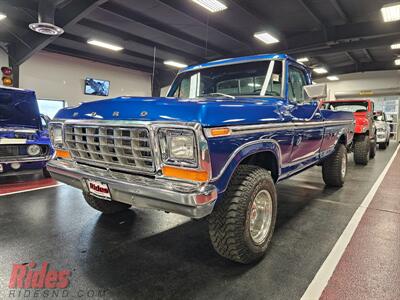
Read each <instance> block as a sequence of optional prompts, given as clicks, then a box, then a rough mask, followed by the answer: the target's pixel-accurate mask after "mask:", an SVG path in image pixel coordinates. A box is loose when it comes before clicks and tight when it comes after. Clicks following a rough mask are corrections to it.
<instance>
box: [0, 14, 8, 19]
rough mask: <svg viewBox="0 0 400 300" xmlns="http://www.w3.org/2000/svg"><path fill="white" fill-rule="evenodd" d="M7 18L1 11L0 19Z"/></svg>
mask: <svg viewBox="0 0 400 300" xmlns="http://www.w3.org/2000/svg"><path fill="white" fill-rule="evenodd" d="M5 18H7V16H6V15H5V14H3V13H0V21H2V20H4V19H5Z"/></svg>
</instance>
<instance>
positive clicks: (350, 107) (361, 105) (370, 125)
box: [323, 100, 376, 165]
mask: <svg viewBox="0 0 400 300" xmlns="http://www.w3.org/2000/svg"><path fill="white" fill-rule="evenodd" d="M323 105H324V107H325V109H330V110H342V111H349V112H352V113H353V114H354V119H355V122H356V124H355V127H354V140H353V151H354V162H355V163H356V164H359V165H367V164H368V160H369V159H370V158H374V157H375V153H376V128H375V123H374V102H373V101H371V100H335V101H324V102H323Z"/></svg>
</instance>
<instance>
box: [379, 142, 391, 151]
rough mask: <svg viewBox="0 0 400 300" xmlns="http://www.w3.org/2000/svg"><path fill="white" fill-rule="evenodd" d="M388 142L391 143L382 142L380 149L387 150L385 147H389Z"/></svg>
mask: <svg viewBox="0 0 400 300" xmlns="http://www.w3.org/2000/svg"><path fill="white" fill-rule="evenodd" d="M388 144H389V143H388V142H385V143H380V144H379V149H381V150H385V149H386V148H387V146H388Z"/></svg>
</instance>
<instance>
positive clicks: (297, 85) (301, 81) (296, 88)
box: [289, 67, 307, 102]
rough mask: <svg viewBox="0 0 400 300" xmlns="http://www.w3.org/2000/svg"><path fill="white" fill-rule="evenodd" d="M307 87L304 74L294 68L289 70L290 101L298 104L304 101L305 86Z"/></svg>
mask: <svg viewBox="0 0 400 300" xmlns="http://www.w3.org/2000/svg"><path fill="white" fill-rule="evenodd" d="M305 85H307V80H306V77H305V75H304V72H303V71H301V70H299V69H297V68H294V67H290V68H289V99H290V100H293V101H296V102H303V101H304V92H303V86H305Z"/></svg>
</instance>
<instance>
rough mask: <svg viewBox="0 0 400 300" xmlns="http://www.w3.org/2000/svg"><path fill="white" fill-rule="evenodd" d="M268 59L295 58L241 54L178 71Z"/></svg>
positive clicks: (283, 55)
mask: <svg viewBox="0 0 400 300" xmlns="http://www.w3.org/2000/svg"><path fill="white" fill-rule="evenodd" d="M269 59H281V60H284V59H288V60H291V61H293V62H296V60H295V59H294V58H292V57H291V56H289V55H287V54H258V55H251V56H242V57H235V58H226V59H220V60H214V61H210V62H206V63H204V64H199V65H193V66H189V67H187V68H184V69H182V70H180V71H179V73H184V72H188V71H193V70H198V69H204V68H210V67H215V66H223V65H233V64H239V63H245V62H255V61H263V60H269Z"/></svg>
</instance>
